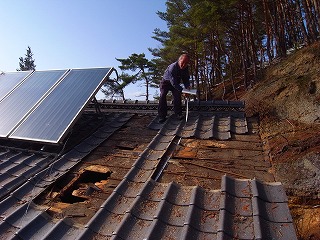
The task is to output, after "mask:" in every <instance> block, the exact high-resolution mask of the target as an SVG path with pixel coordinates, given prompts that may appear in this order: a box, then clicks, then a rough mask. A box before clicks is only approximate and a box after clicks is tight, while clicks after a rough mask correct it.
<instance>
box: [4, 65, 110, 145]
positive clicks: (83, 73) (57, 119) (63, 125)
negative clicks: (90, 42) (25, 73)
mask: <svg viewBox="0 0 320 240" xmlns="http://www.w3.org/2000/svg"><path fill="white" fill-rule="evenodd" d="M112 71H113V68H90V69H72V70H70V71H69V72H68V74H67V75H66V76H65V77H64V78H63V79H62V80H61V81H60V82H59V84H57V85H56V86H55V88H54V89H52V91H51V92H50V93H49V94H48V96H46V97H45V98H44V99H43V100H42V101H41V103H40V104H39V105H38V106H37V107H36V108H35V109H34V110H33V111H32V112H31V114H30V115H28V116H27V117H26V118H25V120H24V121H23V122H22V123H21V124H20V125H19V126H17V127H16V129H15V130H14V131H13V133H12V134H11V135H10V136H9V138H13V139H23V140H32V141H38V142H46V143H59V142H60V141H61V140H62V138H63V137H64V136H65V134H66V133H67V132H68V129H69V128H70V127H71V126H72V125H73V123H74V122H75V120H76V119H77V117H78V116H79V114H80V113H81V112H82V110H83V109H84V107H85V106H86V104H87V103H88V102H89V101H91V99H92V98H93V96H94V95H95V94H96V93H97V91H98V90H99V88H100V87H101V86H102V84H103V83H104V81H105V80H106V78H108V77H109V76H110V74H111V73H112Z"/></svg>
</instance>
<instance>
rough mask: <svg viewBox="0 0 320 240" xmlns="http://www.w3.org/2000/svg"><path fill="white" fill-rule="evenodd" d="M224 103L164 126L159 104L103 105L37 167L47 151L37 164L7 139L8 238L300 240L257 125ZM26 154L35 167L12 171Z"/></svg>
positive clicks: (0, 226) (0, 210)
mask: <svg viewBox="0 0 320 240" xmlns="http://www.w3.org/2000/svg"><path fill="white" fill-rule="evenodd" d="M228 104H229V105H230V104H231V105H232V103H231V102H228ZM204 106H206V107H208V106H209V107H210V104H208V105H204ZM236 106H238V105H237V104H236ZM212 107H214V106H212ZM222 110H223V109H219V112H211V111H199V112H198V111H192V112H191V113H190V118H189V119H188V121H187V123H186V122H185V121H184V120H183V121H179V120H178V119H175V117H174V116H172V117H170V118H169V119H168V120H167V122H166V123H165V124H163V125H159V124H158V123H157V120H156V118H155V119H154V112H150V113H146V112H145V111H144V112H143V114H137V113H136V112H135V113H130V111H129V110H128V111H127V113H117V112H115V111H114V109H113V110H112V111H110V112H108V110H106V109H104V110H103V116H104V117H102V119H103V120H102V122H103V124H101V126H99V127H98V128H97V129H96V130H95V132H94V133H92V134H90V135H89V136H87V137H86V138H83V139H82V138H81V140H79V142H78V143H77V144H76V145H72V144H67V145H66V146H67V149H68V151H67V152H66V153H65V154H63V155H62V156H60V155H54V154H51V155H50V153H49V154H48V156H49V157H51V158H52V159H51V158H50V161H48V162H47V163H46V165H44V166H42V167H39V168H33V167H32V166H33V165H34V166H35V165H37V164H38V162H37V161H39V165H40V166H41V164H40V162H41V161H40V158H39V159H36V160H37V161H36V162H35V164H33V165H32V164H29V162H28V161H27V160H24V159H27V158H28V157H27V156H24V154H25V153H24V152H23V151H19V150H18V149H14V150H15V151H17V154H18V156H22V159H20V158H19V157H18V158H15V157H14V155H15V154H16V152H14V154H11V155H12V156H10V154H6V153H7V152H9V153H10V151H13V150H12V149H9V148H5V147H4V148H3V149H4V150H3V153H4V154H3V158H1V163H3V164H6V166H7V167H8V168H7V169H6V171H5V172H3V174H9V173H10V174H11V176H12V177H13V178H12V181H11V180H10V181H9V182H12V183H10V184H11V185H12V186H13V187H11V188H9V185H5V184H7V182H5V180H4V178H3V179H2V181H3V182H1V188H0V190H1V189H5V190H7V191H5V192H4V193H3V195H2V198H1V202H0V216H1V217H0V219H1V222H0V233H1V237H2V238H9V239H10V238H16V239H86V240H87V239H154V238H157V239H158V238H160V239H168V238H169V239H170V238H173V239H207V238H209V239H235V238H236V239H297V238H296V235H295V230H294V226H293V223H292V219H291V215H290V212H289V210H288V205H287V201H288V200H287V197H286V195H285V192H284V189H283V187H282V185H281V184H280V183H275V182H272V181H273V179H272V176H271V175H272V174H270V175H269V174H268V169H269V168H270V166H271V165H270V162H268V159H266V158H265V157H264V156H263V149H262V144H261V142H260V141H259V135H258V133H257V127H256V124H258V123H257V122H256V121H255V120H252V119H247V118H246V117H245V115H244V114H243V112H241V111H240V112H239V111H237V110H235V111H225V112H223V111H222ZM134 111H135V110H134ZM100 118H101V116H100ZM189 120H190V122H189ZM148 126H149V127H148ZM130 133H134V134H133V135H131V134H130ZM72 138H73V137H72V135H71V136H70V140H71V139H72ZM138 139H140V140H138ZM135 142H137V143H138V145H139V146H138V145H137V144H134V143H135ZM240 142H243V144H242V145H241V144H240ZM248 146H250V147H248ZM227 153H229V155H228V154H227ZM28 154H30V153H28ZM36 156H41V157H42V158H43V157H44V156H47V155H41V154H39V155H36ZM228 157H229V158H228ZM24 161H25V165H28V164H29V165H31V169H33V171H34V172H33V173H32V174H30V175H29V176H28V177H26V178H25V179H26V180H25V182H22V181H21V180H19V181H18V180H15V177H18V176H20V175H21V173H22V172H25V171H26V170H24V169H23V170H21V171H20V172H19V171H18V170H15V166H17V165H19V163H20V162H21V163H22V162H24ZM237 164H238V165H237ZM3 166H4V165H3ZM222 166H228V167H229V168H228V169H226V168H223V167H222ZM239 166H240V169H239V171H240V172H239V171H238V167H239ZM11 168H12V170H9V169H11ZM25 169H27V168H25ZM35 169H37V170H35ZM203 169H206V171H203ZM231 169H232V171H231ZM226 172H227V174H226ZM262 173H264V174H262ZM201 174H202V175H201ZM250 174H251V175H250ZM174 176H178V177H174ZM231 176H232V177H231ZM255 176H257V178H255ZM260 176H262V177H261V178H260ZM204 179H206V180H205V181H204ZM61 180H63V181H61ZM266 180H270V181H266ZM204 182H205V183H204ZM267 182H269V183H267ZM2 183H5V184H2ZM62 183H63V185H62ZM57 185H59V187H58V186H57ZM1 191H2V190H1ZM55 199H60V200H62V201H61V202H60V203H59V204H60V205H59V204H51V203H52V201H54V200H55ZM58 206H60V210H61V211H59V209H57V207H58ZM65 206H68V207H70V209H69V212H66V211H65V212H64V211H63V208H64V207H65ZM81 207H82V208H81ZM85 209H87V211H85ZM72 210H73V213H72V214H70V211H72ZM79 219H82V221H79Z"/></svg>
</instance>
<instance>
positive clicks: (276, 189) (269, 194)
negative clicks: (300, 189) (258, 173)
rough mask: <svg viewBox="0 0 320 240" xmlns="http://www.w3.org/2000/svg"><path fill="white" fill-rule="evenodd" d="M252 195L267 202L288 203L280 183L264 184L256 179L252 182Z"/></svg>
mask: <svg viewBox="0 0 320 240" xmlns="http://www.w3.org/2000/svg"><path fill="white" fill-rule="evenodd" d="M252 194H253V196H254V197H258V198H260V199H262V200H263V201H265V202H288V198H287V195H286V192H285V189H284V187H283V186H282V184H281V183H279V182H275V183H269V184H263V183H262V182H260V181H258V180H256V179H254V180H253V181H252Z"/></svg>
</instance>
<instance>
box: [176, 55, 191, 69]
mask: <svg viewBox="0 0 320 240" xmlns="http://www.w3.org/2000/svg"><path fill="white" fill-rule="evenodd" d="M189 61H190V58H189V55H188V54H182V55H181V56H180V57H179V59H178V64H179V67H180V68H181V69H184V68H186V67H187V66H188V63H189Z"/></svg>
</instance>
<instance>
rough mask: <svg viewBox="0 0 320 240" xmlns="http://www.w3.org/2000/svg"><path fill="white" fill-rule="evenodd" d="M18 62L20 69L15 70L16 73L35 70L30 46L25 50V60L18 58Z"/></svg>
mask: <svg viewBox="0 0 320 240" xmlns="http://www.w3.org/2000/svg"><path fill="white" fill-rule="evenodd" d="M19 61H20V62H19V66H20V69H17V71H28V70H36V65H35V64H34V59H33V53H32V51H31V48H30V46H28V48H27V53H26V54H25V58H23V57H20V58H19Z"/></svg>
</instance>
